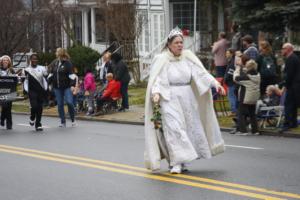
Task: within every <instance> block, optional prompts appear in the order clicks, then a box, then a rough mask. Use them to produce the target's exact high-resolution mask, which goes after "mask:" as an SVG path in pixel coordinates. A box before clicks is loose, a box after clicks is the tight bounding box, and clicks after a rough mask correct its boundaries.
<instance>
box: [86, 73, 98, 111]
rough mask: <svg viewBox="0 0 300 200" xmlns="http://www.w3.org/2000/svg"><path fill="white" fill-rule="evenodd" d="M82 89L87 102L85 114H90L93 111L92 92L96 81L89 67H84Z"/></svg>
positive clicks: (94, 89) (93, 92)
mask: <svg viewBox="0 0 300 200" xmlns="http://www.w3.org/2000/svg"><path fill="white" fill-rule="evenodd" d="M84 91H85V93H84V96H85V97H86V99H87V104H88V111H87V113H86V115H92V114H93V113H94V94H95V91H96V82H95V78H94V75H93V73H92V70H91V69H89V68H86V69H85V76H84Z"/></svg>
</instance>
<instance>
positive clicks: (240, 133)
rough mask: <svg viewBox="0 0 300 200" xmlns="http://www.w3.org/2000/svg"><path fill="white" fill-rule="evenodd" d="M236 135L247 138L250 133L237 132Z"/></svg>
mask: <svg viewBox="0 0 300 200" xmlns="http://www.w3.org/2000/svg"><path fill="white" fill-rule="evenodd" d="M235 135H240V136H246V135H249V133H243V132H239V131H238V132H236V133H235Z"/></svg>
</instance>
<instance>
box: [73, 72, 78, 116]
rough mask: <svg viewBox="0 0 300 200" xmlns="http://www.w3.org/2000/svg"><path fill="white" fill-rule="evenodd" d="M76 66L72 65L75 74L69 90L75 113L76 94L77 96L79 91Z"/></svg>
mask: <svg viewBox="0 0 300 200" xmlns="http://www.w3.org/2000/svg"><path fill="white" fill-rule="evenodd" d="M77 73H78V71H77V68H76V67H74V76H75V79H74V81H72V84H71V92H72V95H73V104H74V110H75V113H76V112H77V111H78V109H77V96H78V93H79V78H78V76H77Z"/></svg>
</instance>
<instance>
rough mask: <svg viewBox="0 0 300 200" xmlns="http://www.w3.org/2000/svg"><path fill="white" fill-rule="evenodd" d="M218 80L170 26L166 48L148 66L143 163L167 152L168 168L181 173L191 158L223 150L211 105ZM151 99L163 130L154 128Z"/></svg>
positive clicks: (153, 164) (154, 164) (154, 166)
mask: <svg viewBox="0 0 300 200" xmlns="http://www.w3.org/2000/svg"><path fill="white" fill-rule="evenodd" d="M212 87H215V88H216V89H217V91H220V92H221V93H224V89H223V88H222V86H221V85H220V84H219V83H218V81H216V79H215V78H214V77H213V76H211V75H210V74H209V73H208V72H207V70H206V69H205V68H204V67H203V65H202V63H201V61H200V60H199V59H198V58H197V57H196V56H195V55H194V54H193V53H192V52H190V51H188V50H183V36H182V33H181V32H180V31H178V30H173V31H171V33H170V35H169V37H168V42H167V45H166V50H165V51H164V52H163V53H162V54H160V55H158V56H157V57H156V58H155V59H154V61H153V63H152V66H151V72H150V78H149V82H148V88H147V93H146V106H145V107H146V110H145V148H146V149H145V163H146V167H147V168H149V169H151V170H158V169H160V161H161V159H163V158H166V159H167V161H168V162H169V165H170V167H171V169H170V172H171V173H181V172H182V171H183V170H185V164H186V163H189V162H191V161H192V160H195V159H200V158H211V156H212V155H216V154H219V153H222V152H224V150H225V148H224V141H223V139H222V136H221V132H220V128H219V125H218V121H217V119H216V115H215V113H214V110H213V102H212V95H211V88H212ZM153 103H159V104H160V106H161V110H160V112H161V114H162V130H163V131H162V132H161V131H159V130H156V129H154V125H153V123H151V118H152V115H153V110H152V109H153Z"/></svg>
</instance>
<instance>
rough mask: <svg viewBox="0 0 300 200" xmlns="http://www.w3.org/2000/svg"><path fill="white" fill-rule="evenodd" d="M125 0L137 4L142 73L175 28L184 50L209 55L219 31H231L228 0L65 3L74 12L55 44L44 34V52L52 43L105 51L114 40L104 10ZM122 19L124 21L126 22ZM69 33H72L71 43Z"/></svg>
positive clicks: (71, 0) (65, 19)
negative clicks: (227, 8)
mask: <svg viewBox="0 0 300 200" xmlns="http://www.w3.org/2000/svg"><path fill="white" fill-rule="evenodd" d="M57 1H60V0H57ZM125 1H126V2H129V3H136V4H135V5H136V11H137V21H139V22H138V23H137V26H139V29H140V31H139V34H138V37H136V40H135V41H134V43H135V45H136V47H137V54H138V55H139V56H140V58H141V59H140V61H141V63H142V65H141V70H142V71H143V70H146V69H148V66H149V62H150V60H151V59H152V58H153V56H154V55H155V54H156V53H158V52H159V51H160V50H161V48H162V46H163V45H164V43H165V41H166V38H167V35H168V33H169V31H170V30H171V29H173V28H174V27H179V28H181V29H182V30H183V32H184V34H185V47H186V48H190V49H192V50H194V52H200V50H201V52H210V47H211V45H212V43H213V41H214V40H215V39H216V37H217V34H218V32H220V31H224V30H226V31H228V30H229V28H228V27H229V23H228V20H226V19H227V17H226V16H227V15H228V14H227V13H226V9H225V8H226V7H228V6H229V2H228V1H229V0H215V1H211V0H63V2H62V5H63V7H64V9H65V10H68V11H72V12H71V13H72V14H71V15H68V16H66V15H64V17H63V20H62V22H61V26H62V27H64V28H60V30H56V32H55V37H56V38H57V39H54V41H55V42H51V41H52V40H50V39H45V38H47V37H48V38H51V37H52V38H53V36H51V34H46V33H45V34H44V37H45V38H44V39H42V41H43V42H42V46H43V47H42V48H41V49H43V50H46V51H47V49H49V48H48V47H50V46H51V45H53V44H55V45H58V46H62V47H65V48H67V47H69V46H71V45H73V43H74V40H75V41H76V42H79V43H81V44H83V45H85V46H89V47H91V48H93V49H95V50H97V51H99V52H103V51H104V50H105V49H106V48H107V47H108V45H109V44H110V43H111V42H112V41H113V40H114V39H115V38H114V37H113V36H112V35H113V34H111V31H110V30H108V28H107V24H106V21H107V20H106V16H105V9H106V8H107V6H109V5H117V4H122V3H124V2H125ZM53 2H55V1H53ZM195 5H196V9H194V8H195ZM195 17H196V20H195ZM116 18H118V16H116ZM119 20H120V21H121V22H122V20H124V19H121V18H120V19H119ZM66 25H68V26H66ZM66 27H69V29H66ZM56 29H57V27H56ZM66 30H72V31H73V34H72V36H73V38H72V40H71V38H70V34H68V33H67V32H66ZM52 32H53V30H52ZM58 33H61V34H60V35H59V34H58ZM59 43H60V44H59ZM47 46H48V47H47ZM146 71H147V70H146ZM145 73H147V72H145Z"/></svg>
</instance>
